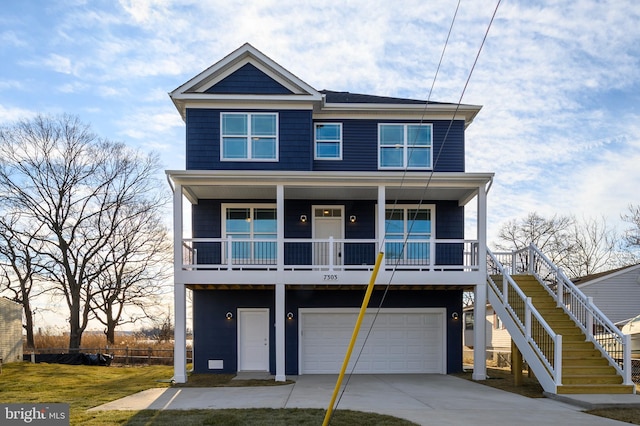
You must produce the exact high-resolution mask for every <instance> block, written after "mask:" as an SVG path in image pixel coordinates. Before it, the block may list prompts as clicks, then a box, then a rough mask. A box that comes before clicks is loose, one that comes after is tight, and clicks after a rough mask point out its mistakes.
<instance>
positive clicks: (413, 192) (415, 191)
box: [167, 171, 493, 204]
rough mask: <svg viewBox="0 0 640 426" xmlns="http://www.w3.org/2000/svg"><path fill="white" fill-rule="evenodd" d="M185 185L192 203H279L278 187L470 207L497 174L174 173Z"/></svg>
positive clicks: (294, 194)
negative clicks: (381, 193)
mask: <svg viewBox="0 0 640 426" xmlns="http://www.w3.org/2000/svg"><path fill="white" fill-rule="evenodd" d="M167 175H168V177H169V179H171V181H172V183H174V184H181V185H183V188H184V191H185V195H187V197H188V198H189V199H190V201H191V202H192V203H197V200H199V199H231V200H232V199H263V200H268V199H272V200H275V199H276V189H277V186H278V185H283V186H284V197H285V199H314V200H375V199H377V197H378V189H377V188H378V186H384V187H385V188H386V199H387V200H393V201H395V200H398V201H402V200H456V201H458V202H459V203H460V204H466V203H467V202H469V201H470V200H471V199H472V198H473V197H474V195H475V194H476V192H477V190H478V187H482V186H485V185H486V184H487V183H489V182H490V181H491V179H492V178H493V174H492V173H433V174H432V175H429V174H427V173H415V172H414V173H406V174H405V173H402V172H341V173H337V172H295V173H291V172H264V171H262V172H246V171H245V172H242V173H238V172H236V171H226V172H223V171H168V172H167Z"/></svg>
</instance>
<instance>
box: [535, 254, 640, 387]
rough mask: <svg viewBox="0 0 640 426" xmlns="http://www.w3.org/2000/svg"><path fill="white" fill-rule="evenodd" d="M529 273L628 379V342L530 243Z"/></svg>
mask: <svg viewBox="0 0 640 426" xmlns="http://www.w3.org/2000/svg"><path fill="white" fill-rule="evenodd" d="M529 252H530V254H529V259H530V262H529V273H530V274H531V275H534V276H535V277H536V279H537V280H538V281H539V282H540V283H541V284H543V287H545V288H546V289H547V291H548V292H549V294H551V296H552V297H553V298H554V300H555V301H556V303H557V306H558V307H561V308H562V309H563V310H564V311H565V312H566V313H567V314H568V315H569V316H570V317H571V318H572V319H573V320H574V321H575V323H576V324H577V325H578V327H580V329H582V331H583V332H584V333H585V335H586V336H587V339H588V340H589V341H590V342H592V343H593V344H594V345H595V347H596V348H598V350H599V351H600V352H601V353H602V354H603V356H604V357H605V358H606V359H607V360H608V361H609V364H611V365H612V366H613V367H614V368H615V369H616V370H617V371H618V373H620V375H621V376H622V378H623V380H624V384H626V385H630V384H633V381H632V379H631V341H630V338H629V337H630V336H628V335H625V334H624V333H623V332H622V331H621V330H620V329H619V328H618V327H616V326H615V324H613V322H611V320H610V319H609V318H608V317H607V316H606V315H605V314H603V313H602V311H601V310H600V309H599V308H598V307H597V306H596V305H595V304H594V303H593V299H592V298H591V297H587V296H586V295H585V294H584V293H583V292H582V291H581V290H580V289H579V288H578V287H577V286H576V285H575V284H574V283H573V282H572V281H571V280H570V279H569V278H568V277H567V276H566V275H565V273H564V272H563V271H562V268H559V267H558V266H556V265H555V264H554V263H553V262H551V260H549V258H548V257H547V256H545V255H544V253H542V252H541V251H540V249H538V247H536V246H535V245H534V244H531V245H530V246H529Z"/></svg>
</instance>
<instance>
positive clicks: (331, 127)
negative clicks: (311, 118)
mask: <svg viewBox="0 0 640 426" xmlns="http://www.w3.org/2000/svg"><path fill="white" fill-rule="evenodd" d="M314 128H315V159H316V160H341V159H342V124H340V123H316V124H315V126H314Z"/></svg>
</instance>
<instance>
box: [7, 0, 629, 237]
mask: <svg viewBox="0 0 640 426" xmlns="http://www.w3.org/2000/svg"><path fill="white" fill-rule="evenodd" d="M400 5H401V7H400ZM456 5H457V0H440V1H429V2H425V1H424V0H418V1H413V0H406V1H403V2H401V3H397V2H390V1H387V0H382V1H379V0H362V1H359V0H354V1H332V0H328V1H323V2H306V1H299V0H277V1H275V0H261V1H237V2H234V1H228V0H225V1H218V0H210V1H208V0H193V1H191V0H139V1H126V0H121V1H114V0H95V1H83V0H49V1H37V0H22V1H12V2H3V3H2V5H1V6H0V59H1V61H2V65H1V66H0V124H4V123H8V122H11V121H13V120H16V119H21V118H29V117H31V116H33V115H34V114H36V113H52V114H55V113H71V114H76V115H79V116H80V117H81V119H82V120H83V121H85V122H87V123H90V124H91V125H92V126H93V128H94V130H95V131H96V132H97V133H98V134H100V135H101V136H104V137H107V138H109V139H113V140H118V141H122V142H125V143H127V144H129V145H132V146H135V147H140V148H141V149H143V150H151V149H153V150H157V151H158V152H159V153H160V155H161V158H162V161H163V163H164V166H165V167H166V168H168V169H181V168H184V154H183V151H184V150H183V146H184V124H183V122H182V121H181V119H180V117H179V115H178V113H177V111H176V110H175V108H174V107H173V105H172V103H171V101H170V100H169V97H168V96H167V92H169V91H171V90H173V89H174V88H176V87H177V86H179V85H180V84H182V83H183V82H185V81H186V80H188V79H189V78H191V77H192V76H194V75H195V74H197V73H199V72H200V71H202V70H203V69H205V68H206V67H208V66H209V65H211V64H213V63H214V62H216V61H218V60H219V59H221V58H222V57H224V56H225V55H226V54H228V53H229V52H231V51H233V50H235V49H236V48H238V47H239V46H240V45H242V44H243V43H245V42H249V43H251V44H253V45H254V46H255V47H256V48H258V49H259V50H261V51H262V52H263V53H265V54H266V55H267V56H269V57H270V58H272V59H273V60H275V61H276V62H278V63H279V64H281V65H282V66H284V67H285V68H287V69H288V70H290V71H291V72H292V73H294V74H295V75H297V76H298V77H299V78H301V79H302V80H304V81H306V82H307V83H309V84H310V85H311V86H313V87H315V88H316V89H332V90H348V91H351V92H360V93H367V94H375V95H387V96H398V97H411V98H417V99H426V98H427V96H428V94H429V90H430V88H431V85H432V82H433V78H434V74H435V71H436V67H437V63H438V60H439V58H440V54H441V51H442V47H443V44H444V41H445V39H446V35H447V31H448V29H449V25H450V22H451V19H452V17H453V13H454V10H455V8H456ZM495 5H496V3H495V1H485V0H474V1H469V0H466V1H464V0H463V1H462V2H461V4H460V9H459V11H458V15H457V20H456V23H455V25H454V27H453V32H452V35H451V39H450V42H449V45H448V48H447V51H446V54H445V57H444V60H443V64H442V68H441V69H440V73H439V75H438V79H437V80H436V82H435V86H434V91H433V94H432V95H431V100H436V101H442V102H457V101H458V100H459V99H460V96H461V91H462V88H463V86H464V83H465V81H466V79H467V76H468V73H469V70H470V68H471V66H472V63H473V60H474V58H475V55H476V53H477V50H478V48H479V46H480V43H481V40H482V37H483V35H484V32H485V30H486V28H487V25H488V23H489V20H490V17H491V15H492V13H493V10H494V8H495ZM638 22H640V7H638V5H637V2H636V1H635V0H615V1H614V0H612V1H597V0H576V1H571V2H567V1H564V0H556V1H554V0H548V1H547V0H544V1H543V0H539V1H531V0H506V1H503V2H502V4H501V6H500V8H499V10H498V13H497V16H496V20H495V21H494V23H493V27H492V28H491V31H490V33H489V37H488V39H487V43H486V45H485V47H484V50H483V52H482V54H481V56H480V59H479V62H478V64H477V68H476V70H475V72H474V74H473V76H472V78H471V81H470V83H469V86H468V89H467V91H466V93H465V95H464V98H463V99H462V102H463V103H471V104H479V105H483V106H484V107H483V109H482V111H481V112H480V114H479V115H478V117H477V118H476V120H475V121H474V123H473V124H472V125H471V126H470V127H469V128H468V131H467V171H472V172H476V171H477V172H488V171H491V172H495V173H496V178H495V183H494V185H493V187H492V189H491V192H490V195H489V236H490V237H491V236H493V235H495V232H496V231H497V229H498V227H499V226H500V224H502V223H503V222H504V221H505V220H507V219H511V218H516V217H522V216H524V215H526V214H527V213H529V212H532V211H537V212H538V213H540V214H542V215H552V214H555V213H559V214H575V215H577V216H578V217H600V216H604V217H606V218H607V219H608V220H609V221H610V222H611V223H612V224H614V225H617V226H618V227H619V228H620V229H622V227H623V226H624V225H623V224H622V223H620V220H619V217H620V214H621V213H623V212H625V211H626V209H627V206H628V205H629V203H634V204H638V203H639V202H640V199H639V197H638V191H637V187H636V186H635V185H636V184H638V183H640V167H639V166H638V164H640V136H639V135H640V124H639V123H640V120H639V118H640V111H639V105H640V71H639V70H640V31H638Z"/></svg>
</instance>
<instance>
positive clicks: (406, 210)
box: [384, 205, 433, 265]
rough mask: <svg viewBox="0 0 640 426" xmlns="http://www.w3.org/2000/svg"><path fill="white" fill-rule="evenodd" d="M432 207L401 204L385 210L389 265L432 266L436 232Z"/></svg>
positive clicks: (386, 256)
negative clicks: (432, 244)
mask: <svg viewBox="0 0 640 426" xmlns="http://www.w3.org/2000/svg"><path fill="white" fill-rule="evenodd" d="M432 215H433V207H432V206H420V207H418V206H402V205H398V206H395V207H393V208H388V209H386V211H385V240H386V243H385V255H384V256H385V258H386V260H387V263H388V264H394V263H397V264H399V265H428V264H429V263H430V259H431V253H430V247H429V246H430V242H429V240H430V239H431V236H432V230H433V219H432Z"/></svg>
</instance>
